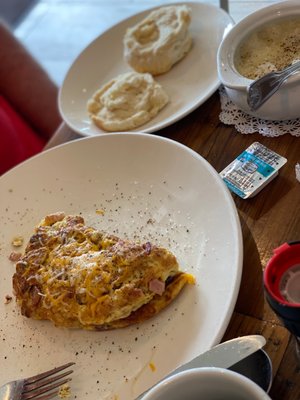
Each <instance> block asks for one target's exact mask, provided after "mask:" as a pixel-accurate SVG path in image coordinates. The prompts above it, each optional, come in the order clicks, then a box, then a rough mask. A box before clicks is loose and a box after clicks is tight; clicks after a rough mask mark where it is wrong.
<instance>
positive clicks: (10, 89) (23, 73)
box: [0, 20, 61, 139]
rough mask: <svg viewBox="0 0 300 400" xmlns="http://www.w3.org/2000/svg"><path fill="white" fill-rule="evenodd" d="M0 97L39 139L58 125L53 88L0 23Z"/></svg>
mask: <svg viewBox="0 0 300 400" xmlns="http://www.w3.org/2000/svg"><path fill="white" fill-rule="evenodd" d="M0 93H1V94H2V95H3V96H4V97H5V98H6V99H7V100H8V101H9V102H10V103H11V104H12V106H13V107H14V108H15V109H16V110H17V111H18V112H19V113H20V114H21V115H22V116H23V117H24V118H25V119H26V120H27V122H28V123H29V124H30V125H31V126H32V127H33V128H34V130H35V131H37V133H38V134H40V135H41V136H43V137H45V138H47V139H48V138H50V137H51V135H52V134H53V133H54V131H55V130H56V129H57V127H58V126H59V125H60V123H61V117H60V115H59V111H58V105H57V95H58V88H57V86H56V85H55V84H54V82H53V81H52V80H51V79H50V77H49V75H48V74H47V73H46V72H45V71H44V69H43V68H42V67H41V66H40V65H39V64H38V62H37V61H36V60H35V59H34V58H33V57H32V56H31V55H30V54H29V52H28V51H27V49H26V48H25V47H24V46H23V45H22V44H21V43H20V42H19V40H18V39H17V38H16V37H15V36H14V35H13V33H12V32H11V31H10V30H9V28H8V27H7V26H5V24H4V23H3V22H1V20H0Z"/></svg>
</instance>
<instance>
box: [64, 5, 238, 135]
mask: <svg viewBox="0 0 300 400" xmlns="http://www.w3.org/2000/svg"><path fill="white" fill-rule="evenodd" d="M172 5H187V6H189V5H190V6H191V7H199V8H203V7H204V8H207V9H211V10H213V11H214V12H215V13H219V14H220V15H223V16H224V17H226V18H227V19H228V24H230V23H231V24H232V26H233V25H235V22H234V20H233V18H232V17H231V15H230V14H229V13H227V12H226V11H225V10H224V9H222V8H220V7H217V6H215V5H213V4H209V3H204V2H202V1H199V2H197V1H186V2H182V1H178V2H171V3H163V4H160V5H156V6H153V7H149V8H145V9H144V10H141V11H138V12H136V13H133V14H131V15H129V16H127V17H124V18H122V19H121V20H119V21H118V22H117V23H115V24H113V25H112V26H110V27H108V28H107V29H105V30H104V31H103V32H101V33H100V34H99V35H98V36H97V37H95V38H94V39H93V40H92V41H91V42H90V43H89V44H88V45H87V46H85V47H84V48H83V49H82V50H81V51H80V53H79V54H78V55H77V57H76V58H75V59H74V61H73V62H72V64H71V65H70V67H69V68H68V70H67V72H66V74H65V77H64V79H63V82H62V84H61V86H60V88H59V91H58V109H59V113H60V115H61V117H62V119H63V121H64V122H65V123H66V124H67V125H68V127H69V128H71V129H72V130H73V131H74V132H76V133H78V134H80V135H81V136H84V137H90V136H98V135H104V134H106V133H109V132H104V131H100V130H99V132H97V133H88V132H86V131H84V130H83V129H82V128H78V127H77V126H76V125H75V124H73V123H72V122H71V121H69V119H68V118H67V117H66V115H65V112H64V111H63V108H64V107H63V105H62V103H63V102H62V97H63V95H64V91H65V84H66V82H67V80H68V78H69V75H70V74H71V72H72V70H73V68H74V67H75V64H77V62H78V60H79V59H80V58H81V57H82V56H83V55H84V53H85V52H86V51H87V50H88V49H89V48H90V47H92V46H93V45H94V44H95V42H97V41H99V40H100V39H101V38H102V36H104V35H106V34H109V33H110V32H112V31H113V30H114V29H116V28H117V27H118V26H119V25H121V24H123V23H125V22H126V21H130V20H131V19H132V18H136V17H138V16H139V15H143V14H145V13H148V12H151V11H153V10H156V9H159V8H161V7H164V6H172ZM223 34H224V32H223ZM220 43H221V41H220ZM220 43H219V45H220ZM215 62H216V67H217V52H216V60H215ZM220 84H221V82H220V79H219V77H218V74H217V76H216V79H215V82H214V84H213V85H212V87H211V89H210V90H208V91H207V93H206V94H205V95H204V96H203V97H201V99H200V100H199V101H195V103H194V104H193V105H192V106H191V107H189V108H187V109H186V110H185V111H183V112H181V113H179V115H177V117H175V118H173V117H171V118H169V121H165V122H163V123H159V124H158V125H156V126H152V127H151V126H150V127H148V128H145V129H143V128H142V126H140V127H138V130H132V131H131V132H143V133H155V132H156V131H159V130H161V129H163V128H166V127H168V126H170V125H172V124H174V123H175V122H177V121H179V120H181V119H183V118H184V117H186V116H187V115H189V114H190V113H192V112H193V111H194V110H195V109H196V108H198V107H199V106H201V105H202V104H203V103H204V102H205V101H206V100H208V99H209V98H210V97H211V96H212V95H213V93H214V92H215V91H216V90H217V89H218V87H219V86H220Z"/></svg>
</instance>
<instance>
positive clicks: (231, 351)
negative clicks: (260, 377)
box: [136, 335, 266, 400]
mask: <svg viewBox="0 0 300 400" xmlns="http://www.w3.org/2000/svg"><path fill="white" fill-rule="evenodd" d="M265 344H266V339H265V338H264V337H263V336H261V335H249V336H241V337H238V338H235V339H232V340H228V341H227V342H224V343H221V344H218V345H217V346H214V347H212V348H211V349H210V350H208V351H206V352H205V353H202V354H200V355H199V356H197V357H195V358H194V359H193V360H191V361H189V362H187V363H186V364H183V365H181V366H180V367H178V368H176V369H175V370H174V371H172V372H171V373H170V374H168V375H167V376H165V377H164V378H163V379H166V378H169V377H170V376H172V375H175V374H178V372H182V371H185V370H187V369H192V368H200V367H219V368H229V367H232V366H233V365H234V364H236V363H238V362H239V361H241V360H243V359H244V358H246V357H248V356H250V354H252V353H255V352H256V351H257V350H259V349H261V348H262V347H263V346H264V345H265ZM148 390H150V388H149V389H148ZM148 390H146V391H145V392H144V393H142V394H141V395H140V396H138V397H137V398H136V400H141V399H142V397H143V396H144V395H145V394H146V392H147V391H148Z"/></svg>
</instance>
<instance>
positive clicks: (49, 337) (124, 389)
mask: <svg viewBox="0 0 300 400" xmlns="http://www.w3.org/2000/svg"><path fill="white" fill-rule="evenodd" d="M0 192H1V197H0V222H1V233H0V265H1V280H0V293H1V297H2V300H1V302H0V354H1V372H0V378H1V379H0V384H1V383H3V382H5V381H9V380H11V379H14V378H20V377H21V376H27V375H31V374H35V373H37V372H41V371H42V370H46V369H48V368H50V367H53V366H57V365H59V364H62V363H65V362H68V361H76V366H75V374H74V379H73V382H72V392H73V393H74V395H76V396H77V397H76V398H77V399H80V400H82V399H85V400H95V399H100V398H101V399H115V398H118V400H132V399H134V398H135V397H136V396H137V395H138V394H139V393H141V392H143V391H144V390H145V389H147V388H148V387H150V386H151V385H153V384H154V383H155V382H157V381H158V380H159V379H161V378H162V377H163V376H165V375H166V374H167V373H168V372H170V371H171V370H173V369H174V368H175V367H177V366H179V365H180V364H182V363H185V362H187V361H189V360H190V359H192V358H193V357H194V356H196V355H197V354H199V353H201V352H203V351H205V350H207V349H208V348H210V347H211V346H212V345H214V344H216V343H218V342H219V341H220V339H221V337H222V335H223V334H224V331H225V329H226V327H227V325H228V322H229V319H230V317H231V314H232V311H233V307H234V305H235V302H236V297H237V293H238V290H239V284H240V277H241V269H242V240H241V231H240V224H239V219H238V215H237V212H236V208H235V206H234V203H233V200H232V198H231V195H230V193H229V191H228V190H227V188H226V186H225V185H224V183H223V181H222V180H221V179H220V178H219V175H218V174H217V172H216V171H215V170H214V169H213V168H212V167H211V166H210V165H209V164H208V163H207V162H206V161H205V160H204V159H203V158H202V157H200V156H199V155H198V154H196V153H195V152H193V151H192V150H190V149H188V148H187V147H185V146H182V145H181V144H179V143H177V142H174V141H171V140H168V139H164V138H161V137H158V136H155V135H147V134H133V133H131V134H130V133H129V134H125V133H124V134H122V133H121V134H109V135H100V136H97V137H91V138H84V139H81V140H78V141H75V142H71V143H68V144H65V145H62V146H60V147H57V148H54V149H52V150H49V151H47V152H44V153H42V154H40V155H38V156H36V157H34V158H32V159H30V160H28V161H26V162H25V163H23V164H21V165H20V166H17V167H16V168H14V169H13V170H11V171H10V172H8V173H7V174H5V175H4V176H2V178H1V179H0ZM96 209H103V210H105V214H104V216H101V215H98V214H97V213H96ZM62 210H63V211H65V212H66V213H71V214H77V213H82V215H83V216H84V217H85V220H86V222H87V223H88V224H91V225H92V226H95V227H98V228H104V229H107V230H108V231H110V232H115V233H116V234H118V235H120V236H125V237H130V238H134V237H135V236H137V237H138V238H140V239H141V240H151V241H153V242H155V243H157V244H160V245H163V246H166V247H168V248H170V249H171V250H172V251H173V252H174V254H175V255H176V256H177V257H178V260H179V262H180V264H181V266H182V269H183V270H185V271H188V272H190V273H192V274H194V275H195V277H196V280H197V284H196V285H195V286H192V285H191V286H188V287H185V288H184V290H183V292H182V293H181V295H180V296H179V297H178V298H177V299H176V300H175V301H174V303H173V304H171V305H170V306H169V307H168V308H167V309H165V310H164V311H163V312H161V313H160V314H159V315H157V316H156V317H155V318H152V319H151V320H149V321H146V322H145V323H143V324H140V326H133V327H129V328H126V329H122V330H115V331H108V332H86V331H82V330H67V329H61V328H55V327H54V326H53V325H52V324H51V323H50V322H47V321H34V320H30V319H27V318H25V317H23V316H21V315H20V312H19V310H18V307H17V306H16V304H15V301H12V302H11V303H9V304H4V298H5V295H6V294H9V295H11V294H12V284H11V278H12V275H13V273H14V269H15V267H14V265H13V264H12V263H11V262H10V261H9V260H8V256H9V254H10V253H11V251H12V250H13V248H12V246H11V240H12V238H13V237H15V236H16V235H21V236H23V237H24V239H25V242H26V241H27V240H28V238H29V237H30V235H31V233H32V232H33V227H34V226H35V225H36V223H37V222H39V221H40V219H41V218H42V217H44V216H45V215H47V214H49V213H52V212H56V211H62ZM22 250H23V248H22ZM151 367H152V368H151ZM115 395H117V396H118V397H114V396H115Z"/></svg>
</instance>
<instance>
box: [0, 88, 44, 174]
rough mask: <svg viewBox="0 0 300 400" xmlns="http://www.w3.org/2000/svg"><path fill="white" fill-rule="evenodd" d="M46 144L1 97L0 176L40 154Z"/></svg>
mask: <svg viewBox="0 0 300 400" xmlns="http://www.w3.org/2000/svg"><path fill="white" fill-rule="evenodd" d="M45 143H46V142H45V140H44V139H42V138H41V137H40V136H39V135H38V134H37V133H35V132H34V130H33V129H32V128H31V127H30V125H28V123H27V122H26V121H25V120H24V119H23V118H22V116H21V115H19V114H18V113H17V111H16V110H14V109H13V107H12V106H11V104H10V103H9V102H8V101H7V100H6V99H5V98H4V97H2V96H1V95H0V175H2V174H3V173H4V172H6V171H7V170H9V169H10V168H12V167H14V166H15V165H17V164H19V163H20V162H22V161H24V160H26V159H27V158H29V157H31V156H33V155H35V154H37V153H39V152H40V151H41V150H42V149H43V147H44V146H45Z"/></svg>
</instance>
